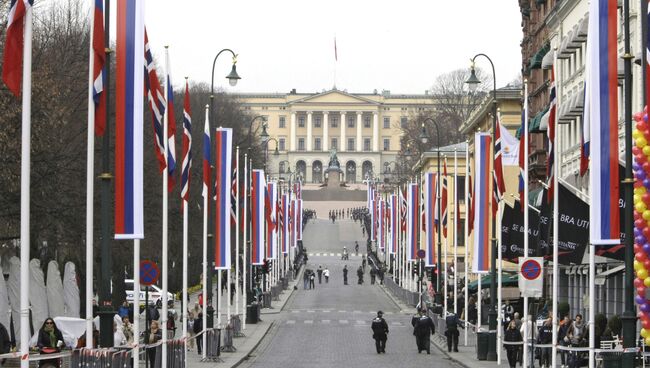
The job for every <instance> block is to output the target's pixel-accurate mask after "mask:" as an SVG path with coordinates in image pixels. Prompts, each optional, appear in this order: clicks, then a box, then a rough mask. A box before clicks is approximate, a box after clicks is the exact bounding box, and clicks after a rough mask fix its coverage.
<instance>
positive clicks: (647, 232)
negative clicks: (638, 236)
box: [642, 226, 650, 239]
mask: <svg viewBox="0 0 650 368" xmlns="http://www.w3.org/2000/svg"><path fill="white" fill-rule="evenodd" d="M642 233H643V236H645V238H646V239H650V227H647V226H646V227H644V228H643V230H642Z"/></svg>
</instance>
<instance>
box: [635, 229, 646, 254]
mask: <svg viewBox="0 0 650 368" xmlns="http://www.w3.org/2000/svg"><path fill="white" fill-rule="evenodd" d="M646 229H647V228H646ZM644 230H645V229H644ZM634 257H635V258H636V260H637V261H639V262H645V261H646V260H647V259H648V255H647V254H646V253H645V252H637V253H636V254H635V255H634Z"/></svg>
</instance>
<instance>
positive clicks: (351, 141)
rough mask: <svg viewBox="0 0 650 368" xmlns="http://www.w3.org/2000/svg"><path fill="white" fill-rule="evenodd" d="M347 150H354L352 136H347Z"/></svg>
mask: <svg viewBox="0 0 650 368" xmlns="http://www.w3.org/2000/svg"><path fill="white" fill-rule="evenodd" d="M348 151H354V138H348Z"/></svg>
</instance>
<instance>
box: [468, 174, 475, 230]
mask: <svg viewBox="0 0 650 368" xmlns="http://www.w3.org/2000/svg"><path fill="white" fill-rule="evenodd" d="M467 168H468V170H469V172H468V173H467V178H468V180H469V182H468V193H467V208H468V211H467V223H468V225H467V233H468V234H469V233H471V232H472V230H474V200H473V197H474V186H473V185H472V165H468V166H467Z"/></svg>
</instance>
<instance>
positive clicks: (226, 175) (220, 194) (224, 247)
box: [214, 128, 232, 270]
mask: <svg viewBox="0 0 650 368" xmlns="http://www.w3.org/2000/svg"><path fill="white" fill-rule="evenodd" d="M214 148H215V153H216V157H215V164H214V171H215V174H216V175H215V182H216V188H217V198H216V210H215V217H216V218H215V220H216V229H215V241H216V244H215V253H214V255H215V256H214V258H215V259H214V265H215V268H217V269H219V270H229V269H230V173H231V170H232V128H217V131H216V133H215V135H214Z"/></svg>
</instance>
